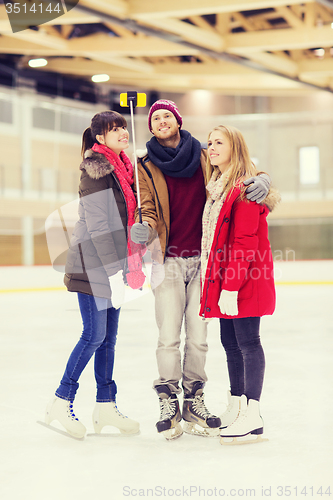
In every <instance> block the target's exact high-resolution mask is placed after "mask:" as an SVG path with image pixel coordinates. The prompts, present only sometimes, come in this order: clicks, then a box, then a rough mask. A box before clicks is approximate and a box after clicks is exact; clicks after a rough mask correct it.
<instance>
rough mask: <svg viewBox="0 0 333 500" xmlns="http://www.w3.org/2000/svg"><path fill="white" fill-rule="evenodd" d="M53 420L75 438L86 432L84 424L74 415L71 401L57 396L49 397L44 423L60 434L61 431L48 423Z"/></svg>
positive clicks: (82, 435)
mask: <svg viewBox="0 0 333 500" xmlns="http://www.w3.org/2000/svg"><path fill="white" fill-rule="evenodd" d="M54 420H57V421H58V422H59V423H60V424H61V425H62V426H63V427H64V428H65V429H66V432H67V433H68V434H69V435H70V436H72V437H74V438H76V439H82V438H83V437H84V435H85V433H86V428H85V426H84V425H83V424H82V423H81V422H80V420H79V419H78V418H77V417H76V416H75V415H74V411H73V402H72V401H68V400H67V399H61V398H58V397H57V396H55V397H54V398H53V399H51V401H50V402H49V404H48V405H47V408H46V413H45V424H46V426H48V427H50V428H51V429H52V430H55V431H56V432H60V433H61V434H62V431H59V430H58V429H57V428H55V427H52V426H51V425H50V424H51V422H53V421H54ZM40 423H41V424H43V423H42V422H40Z"/></svg>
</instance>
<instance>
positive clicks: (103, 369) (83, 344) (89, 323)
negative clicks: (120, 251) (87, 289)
mask: <svg viewBox="0 0 333 500" xmlns="http://www.w3.org/2000/svg"><path fill="white" fill-rule="evenodd" d="M78 300H79V307H80V311H81V316H82V322H83V332H82V335H81V337H80V340H79V341H78V343H77V344H76V346H75V347H74V349H73V351H72V353H71V355H70V357H69V359H68V362H67V365H66V369H65V373H64V375H63V377H62V380H61V382H60V386H59V387H58V389H57V390H56V396H58V397H59V398H62V399H67V400H69V401H73V400H74V398H75V394H76V391H77V390H78V388H79V384H78V380H79V377H80V375H81V373H82V372H83V370H84V368H85V367H86V365H87V363H88V361H89V360H90V358H91V357H92V355H93V354H95V379H96V384H97V397H96V401H97V402H99V403H103V402H109V401H115V397H116V393H117V386H116V383H115V381H114V380H113V379H112V374H113V364H114V355H115V345H116V339H117V332H118V321H119V313H120V309H114V308H113V307H111V301H110V300H108V299H103V298H99V297H94V296H92V295H86V294H83V293H78ZM95 301H96V302H95ZM96 304H97V305H96ZM108 306H109V307H108Z"/></svg>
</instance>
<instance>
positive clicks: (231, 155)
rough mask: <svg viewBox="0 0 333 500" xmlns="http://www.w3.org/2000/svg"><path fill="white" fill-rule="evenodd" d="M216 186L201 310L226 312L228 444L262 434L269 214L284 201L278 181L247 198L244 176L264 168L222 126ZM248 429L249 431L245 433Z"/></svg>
mask: <svg viewBox="0 0 333 500" xmlns="http://www.w3.org/2000/svg"><path fill="white" fill-rule="evenodd" d="M207 149H208V162H207V166H208V169H207V170H208V171H207V177H208V179H210V180H209V182H208V184H207V186H206V188H207V191H208V193H209V197H208V199H207V202H206V205H205V209H204V213H203V237H202V256H201V260H202V296H201V305H200V316H201V317H203V318H219V319H220V330H221V343H222V345H223V347H224V348H225V351H226V354H227V363H228V371H229V379H230V388H231V389H230V393H228V399H229V405H228V408H227V411H226V412H225V413H224V414H223V415H222V416H221V421H222V430H221V436H222V438H221V444H225V443H228V442H232V443H238V442H239V438H241V439H240V441H241V442H242V440H244V439H245V440H253V439H254V440H257V441H258V440H259V439H258V438H259V437H260V436H261V434H262V433H263V422H262V418H261V416H260V411H259V399H260V395H261V390H262V385H263V378H264V370H265V357H264V352H263V349H262V346H261V342H260V336H259V325H260V317H261V316H263V315H266V314H273V312H274V308H275V288H274V277H273V258H272V252H271V247H270V243H269V241H268V227H267V221H266V217H267V215H268V213H269V210H272V209H273V208H274V206H275V204H276V203H277V202H278V201H279V195H278V193H277V192H276V191H275V190H273V189H271V190H270V192H269V194H268V196H267V198H266V199H265V200H264V202H263V203H261V204H258V203H256V202H249V201H248V200H247V199H246V198H245V194H244V190H245V188H244V187H243V181H244V180H246V179H248V178H250V177H253V176H255V175H257V173H258V172H257V171H256V168H255V166H254V165H253V164H252V162H251V159H250V155H249V151H248V148H247V145H246V143H245V141H244V138H243V136H242V134H241V133H240V132H239V130H237V129H235V128H233V127H226V126H219V127H216V128H215V129H214V130H213V131H212V132H211V133H210V134H209V138H208V148H207ZM245 436H246V437H245Z"/></svg>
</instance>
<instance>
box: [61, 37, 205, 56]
mask: <svg viewBox="0 0 333 500" xmlns="http://www.w3.org/2000/svg"><path fill="white" fill-rule="evenodd" d="M66 43H67V45H66V50H67V51H68V53H69V54H70V53H72V52H74V53H79V52H85V53H86V52H89V53H91V54H92V55H93V54H95V53H98V54H107V55H112V56H128V57H144V56H154V55H156V56H168V55H184V54H186V55H191V54H193V55H195V54H198V53H199V51H198V50H197V49H190V48H187V47H183V46H182V45H180V44H176V43H173V42H169V41H166V40H162V39H159V38H153V37H148V36H146V37H135V40H134V39H133V38H124V37H122V38H118V37H110V36H108V35H107V34H105V33H96V34H94V35H89V36H86V37H80V38H72V39H71V40H69V41H68V42H66Z"/></svg>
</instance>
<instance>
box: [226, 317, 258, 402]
mask: <svg viewBox="0 0 333 500" xmlns="http://www.w3.org/2000/svg"><path fill="white" fill-rule="evenodd" d="M259 326H260V318H259V317H251V318H234V319H232V318H230V319H229V318H228V319H226V318H220V335H221V343H222V345H223V347H224V349H225V352H226V355H227V365H228V372H229V380H230V390H231V395H232V396H241V395H242V394H245V396H246V397H247V399H255V400H256V401H259V399H260V395H261V391H262V386H263V381H264V373H265V355H264V351H263V348H262V345H261V342H260V336H259Z"/></svg>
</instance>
